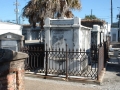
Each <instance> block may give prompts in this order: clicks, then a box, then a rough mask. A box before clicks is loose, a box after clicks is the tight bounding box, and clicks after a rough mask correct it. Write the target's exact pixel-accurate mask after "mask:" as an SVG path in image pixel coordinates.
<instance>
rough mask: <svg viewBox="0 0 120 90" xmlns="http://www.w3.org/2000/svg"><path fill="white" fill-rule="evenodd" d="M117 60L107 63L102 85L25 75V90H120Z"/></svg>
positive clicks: (119, 70) (119, 71) (119, 67)
mask: <svg viewBox="0 0 120 90" xmlns="http://www.w3.org/2000/svg"><path fill="white" fill-rule="evenodd" d="M111 61H112V63H111ZM113 61H114V62H113ZM116 61H117V59H114V60H113V59H110V62H108V63H107V65H106V71H105V74H104V77H103V80H102V82H101V84H100V85H98V84H95V83H94V84H90V83H85V82H83V83H81V82H66V81H60V80H51V79H50V80H49V79H42V78H33V77H25V87H26V89H25V90H120V85H119V83H120V64H118V63H116Z"/></svg>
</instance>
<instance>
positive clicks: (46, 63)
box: [45, 44, 48, 79]
mask: <svg viewBox="0 0 120 90" xmlns="http://www.w3.org/2000/svg"><path fill="white" fill-rule="evenodd" d="M45 65H46V66H45V68H46V70H45V79H46V76H47V74H48V73H47V72H48V50H47V44H46V62H45Z"/></svg>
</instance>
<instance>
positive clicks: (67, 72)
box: [66, 44, 68, 80]
mask: <svg viewBox="0 0 120 90" xmlns="http://www.w3.org/2000/svg"><path fill="white" fill-rule="evenodd" d="M67 66H68V51H67V44H66V80H68V67H67Z"/></svg>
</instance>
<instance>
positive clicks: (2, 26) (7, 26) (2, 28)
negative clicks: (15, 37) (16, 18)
mask: <svg viewBox="0 0 120 90" xmlns="http://www.w3.org/2000/svg"><path fill="white" fill-rule="evenodd" d="M8 32H11V33H15V34H19V35H22V26H21V25H18V24H13V23H8V22H0V35H1V34H4V33H8Z"/></svg>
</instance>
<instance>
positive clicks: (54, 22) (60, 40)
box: [44, 17, 91, 50]
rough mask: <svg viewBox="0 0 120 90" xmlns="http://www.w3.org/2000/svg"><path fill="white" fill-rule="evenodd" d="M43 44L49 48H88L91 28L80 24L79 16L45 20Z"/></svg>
mask: <svg viewBox="0 0 120 90" xmlns="http://www.w3.org/2000/svg"><path fill="white" fill-rule="evenodd" d="M44 30H45V44H47V45H48V47H49V48H61V49H62V48H64V49H65V46H66V44H67V45H68V48H70V49H75V50H76V49H85V50H88V49H90V45H91V28H88V27H85V26H82V25H81V19H80V18H77V17H75V18H69V19H50V18H47V19H46V20H45V25H44Z"/></svg>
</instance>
